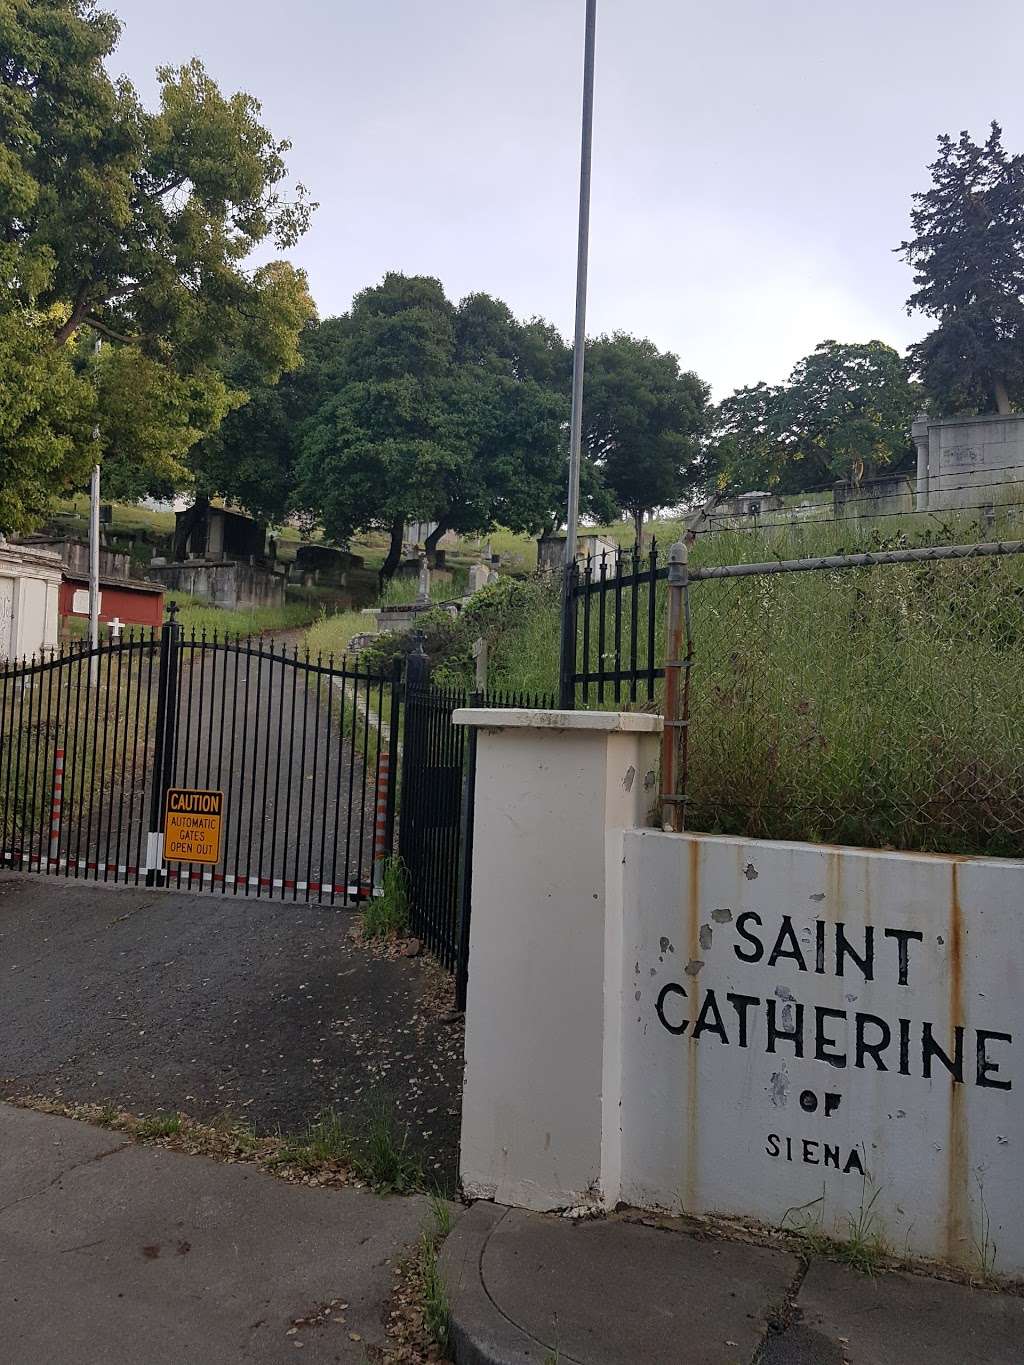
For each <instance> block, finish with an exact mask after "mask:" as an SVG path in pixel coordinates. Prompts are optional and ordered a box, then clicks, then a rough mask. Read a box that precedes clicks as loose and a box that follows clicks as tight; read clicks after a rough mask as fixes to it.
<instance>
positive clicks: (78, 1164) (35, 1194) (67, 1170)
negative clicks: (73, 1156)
mask: <svg viewBox="0 0 1024 1365" xmlns="http://www.w3.org/2000/svg"><path fill="white" fill-rule="evenodd" d="M130 1146H132V1143H131V1141H130V1140H129V1139H127V1138H126V1139H125V1141H124V1142H119V1143H118V1145H117V1146H116V1147H108V1148H107V1150H106V1151H105V1152H97V1153H96V1155H95V1156H90V1157H87V1158H86V1160H85V1161H74V1162H72V1163H71V1165H70V1166H64V1167H62V1168H61V1169H60V1170H59V1171H58V1172H57V1174H56V1175H55V1176H54V1177H53V1179H52V1180H51V1181H49V1182H48V1183H47V1184H46V1185H42V1186H40V1188H39V1189H37V1190H30V1191H29V1192H28V1194H22V1195H19V1196H18V1198H17V1199H12V1200H11V1202H10V1203H9V1204H0V1217H2V1216H3V1215H4V1214H5V1213H7V1212H8V1211H9V1210H10V1209H14V1208H17V1207H18V1205H19V1204H25V1203H27V1202H28V1201H29V1200H30V1199H39V1198H40V1197H41V1196H42V1195H44V1194H48V1193H49V1192H50V1190H52V1189H53V1187H54V1185H56V1184H58V1183H59V1182H60V1181H61V1180H63V1179H64V1177H65V1176H68V1175H70V1174H71V1172H72V1171H79V1170H81V1169H82V1167H83V1166H92V1165H93V1164H94V1163H95V1162H97V1161H103V1160H104V1158H105V1157H108V1156H116V1155H117V1153H118V1152H123V1151H124V1149H125V1148H126V1147H130ZM72 1250H74V1248H72Z"/></svg>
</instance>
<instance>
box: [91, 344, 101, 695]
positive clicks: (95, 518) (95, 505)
mask: <svg viewBox="0 0 1024 1365" xmlns="http://www.w3.org/2000/svg"><path fill="white" fill-rule="evenodd" d="M95 353H96V354H97V355H99V353H100V339H99V337H97V338H96V347H95ZM92 439H93V440H94V441H98V440H99V439H100V429H99V427H98V426H95V427H93V429H92ZM99 643H100V467H99V465H98V464H94V465H93V467H92V479H91V480H90V483H89V646H90V648H91V649H92V650H93V654H92V656H91V658H90V659H89V681H90V682H91V683H93V684H95V682H96V680H97V678H98V677H99V665H100V661H99V656H98V655H97V654H96V652H95V651H96V649H97V648H98V647H99Z"/></svg>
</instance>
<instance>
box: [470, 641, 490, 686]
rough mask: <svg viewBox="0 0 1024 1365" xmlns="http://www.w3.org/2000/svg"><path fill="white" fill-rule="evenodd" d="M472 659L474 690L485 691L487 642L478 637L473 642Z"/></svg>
mask: <svg viewBox="0 0 1024 1365" xmlns="http://www.w3.org/2000/svg"><path fill="white" fill-rule="evenodd" d="M473 659H474V662H475V664H476V690H477V691H478V692H486V691H487V641H486V640H485V639H484V638H483V636H481V637H480V639H479V640H474V641H473Z"/></svg>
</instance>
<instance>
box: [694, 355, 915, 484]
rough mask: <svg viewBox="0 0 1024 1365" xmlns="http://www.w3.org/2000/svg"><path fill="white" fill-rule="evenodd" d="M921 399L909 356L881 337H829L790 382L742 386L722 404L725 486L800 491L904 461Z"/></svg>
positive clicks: (719, 442)
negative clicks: (842, 339) (853, 339)
mask: <svg viewBox="0 0 1024 1365" xmlns="http://www.w3.org/2000/svg"><path fill="white" fill-rule="evenodd" d="M919 403H920V395H919V394H918V392H917V390H916V388H915V386H914V385H913V384H912V383H911V381H910V377H909V373H908V368H907V365H906V362H905V361H903V360H902V359H901V357H900V355H899V353H898V352H896V351H894V350H893V349H892V347H891V346H886V345H885V343H884V342H881V341H868V342H864V343H841V342H837V341H823V342H821V344H820V345H818V346H817V347H815V349H814V350H813V351H812V352H811V354H810V355H808V356H805V357H804V358H803V359H802V360H800V361H798V362H797V364H796V365H795V366H794V368H793V371H792V373H791V374H790V376H789V379H788V381H787V383H785V384H779V385H768V384H757V385H754V386H753V387H751V388H745V389H738V390H737V391H736V392H735V393H734V394H732V395H731V396H730V397H728V398H726V399H724V400H723V401H722V402H721V403H720V404H719V405H718V407H717V408H716V409H715V413H714V419H713V428H714V437H713V441H712V447H711V455H710V463H711V465H712V466H713V469H714V473H715V475H716V478H717V481H718V484H719V487H720V488H721V489H723V490H725V489H738V488H746V489H750V488H757V487H763V488H769V489H775V490H777V491H779V492H782V493H796V492H801V491H804V490H806V489H809V488H813V487H816V486H818V485H820V484H823V483H829V482H831V481H832V480H835V479H840V478H852V479H855V480H858V481H859V480H860V479H861V478H862V477H864V476H865V475H871V474H876V473H878V472H879V471H880V470H882V469H884V468H898V467H899V466H900V465H902V464H903V463H904V462H905V461H906V460H908V459H909V458H910V456H911V453H912V449H913V447H912V445H911V441H910V423H911V421H912V419H913V415H914V411H915V408H916V407H917V406H919Z"/></svg>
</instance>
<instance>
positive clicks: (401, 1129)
mask: <svg viewBox="0 0 1024 1365" xmlns="http://www.w3.org/2000/svg"><path fill="white" fill-rule="evenodd" d="M274 1164H275V1165H278V1166H295V1167H298V1169H299V1170H302V1171H308V1172H313V1171H316V1170H319V1169H321V1168H323V1167H328V1168H331V1167H334V1168H336V1167H338V1166H343V1167H346V1168H347V1169H349V1170H350V1171H351V1172H352V1173H353V1175H355V1176H357V1177H358V1178H359V1179H360V1180H365V1181H366V1183H367V1184H368V1185H372V1186H373V1188H374V1189H375V1190H376V1191H377V1192H378V1193H379V1194H412V1193H413V1192H414V1191H417V1190H421V1189H422V1188H423V1180H424V1176H423V1164H422V1162H421V1161H420V1158H419V1157H418V1155H417V1154H416V1153H415V1152H414V1151H413V1150H412V1148H411V1146H410V1142H409V1129H408V1127H407V1126H406V1125H404V1124H402V1123H401V1121H400V1120H399V1118H398V1114H397V1112H396V1109H395V1105H394V1101H393V1100H392V1099H391V1098H390V1097H389V1096H387V1095H383V1094H377V1095H374V1096H373V1097H372V1098H371V1100H370V1101H369V1102H368V1104H367V1105H366V1106H365V1108H364V1110H363V1111H362V1112H361V1113H360V1114H358V1115H356V1116H355V1117H354V1118H347V1117H345V1116H343V1115H342V1114H339V1113H338V1111H337V1110H336V1109H328V1110H325V1111H324V1112H323V1113H322V1114H321V1115H320V1117H319V1118H317V1119H316V1120H315V1121H314V1122H313V1123H311V1124H309V1125H308V1126H307V1127H306V1129H305V1130H304V1131H303V1132H301V1133H299V1134H296V1135H294V1136H292V1137H290V1138H286V1139H285V1140H284V1141H283V1142H282V1144H281V1147H280V1149H279V1150H278V1152H277V1153H276V1155H275V1157H274Z"/></svg>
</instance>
